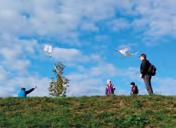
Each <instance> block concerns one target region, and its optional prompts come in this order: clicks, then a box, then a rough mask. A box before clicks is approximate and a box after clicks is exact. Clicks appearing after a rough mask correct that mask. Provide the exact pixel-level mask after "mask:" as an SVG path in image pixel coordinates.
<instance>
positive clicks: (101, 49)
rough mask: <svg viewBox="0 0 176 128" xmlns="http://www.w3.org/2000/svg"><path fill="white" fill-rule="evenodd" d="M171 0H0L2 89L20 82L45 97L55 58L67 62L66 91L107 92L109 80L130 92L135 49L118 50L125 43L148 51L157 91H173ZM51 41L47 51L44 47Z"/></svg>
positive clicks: (0, 92) (8, 91) (175, 31)
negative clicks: (130, 53)
mask: <svg viewBox="0 0 176 128" xmlns="http://www.w3.org/2000/svg"><path fill="white" fill-rule="evenodd" d="M175 12H176V2H175V1H174V0H167V1H162V2H161V1H160V0H155V1H152V0H133V1H131V0H123V1H121V0H52V1H51V0H30V1H28V2H26V1H25V0H16V1H14V0H2V1H1V5H0V96H1V97H6V96H16V94H17V91H18V90H19V88H20V87H26V88H30V87H33V86H34V85H37V86H38V89H37V90H36V91H35V92H33V93H32V94H31V96H48V86H49V82H50V77H51V76H52V75H53V74H52V70H51V69H52V67H53V64H54V63H56V62H58V61H62V62H63V63H64V64H65V65H66V69H65V76H67V77H68V78H69V79H70V80H71V81H70V87H69V89H68V95H69V96H83V95H87V96H90V95H104V92H105V84H106V80H107V79H111V80H112V81H113V83H114V85H115V86H116V88H117V90H116V94H125V95H127V94H129V91H130V90H129V89H130V88H129V83H130V82H131V81H135V82H136V83H137V84H138V86H139V88H140V94H146V90H145V86H144V84H143V81H142V80H141V79H140V78H139V75H140V74H139V66H140V61H139V58H138V56H132V57H123V56H121V55H119V54H118V53H116V52H115V50H114V49H119V48H123V47H128V48H130V50H131V51H138V52H139V53H143V52H144V53H146V54H147V55H148V58H149V60H150V61H151V62H152V63H153V64H154V65H156V67H157V76H155V77H154V78H153V87H154V91H155V92H156V93H157V94H163V95H175V94H176V73H175V70H174V69H175V65H176V60H175V57H174V56H175V54H176V43H175V42H176V36H175V35H176V18H175V17H176V13H175ZM45 44H50V45H52V46H53V47H54V51H53V54H52V57H48V56H47V55H46V54H45V53H44V52H43V46H44V45H45Z"/></svg>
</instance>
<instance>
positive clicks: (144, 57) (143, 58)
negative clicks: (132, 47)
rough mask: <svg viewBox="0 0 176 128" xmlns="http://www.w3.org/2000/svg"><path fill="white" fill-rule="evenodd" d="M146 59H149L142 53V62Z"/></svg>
mask: <svg viewBox="0 0 176 128" xmlns="http://www.w3.org/2000/svg"><path fill="white" fill-rule="evenodd" d="M145 59H147V55H146V54H144V53H142V54H141V55H140V60H141V61H143V60H145Z"/></svg>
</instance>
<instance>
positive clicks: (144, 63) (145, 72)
mask: <svg viewBox="0 0 176 128" xmlns="http://www.w3.org/2000/svg"><path fill="white" fill-rule="evenodd" d="M150 65H151V64H150V62H149V61H148V60H147V59H145V60H143V61H142V63H141V67H140V72H141V74H142V78H143V77H144V76H145V75H149V72H148V70H149V68H150Z"/></svg>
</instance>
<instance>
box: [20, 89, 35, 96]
mask: <svg viewBox="0 0 176 128" xmlns="http://www.w3.org/2000/svg"><path fill="white" fill-rule="evenodd" d="M34 90H35V88H32V89H29V90H27V91H25V90H22V89H21V90H20V91H19V93H18V97H26V96H27V94H29V93H31V92H32V91H34Z"/></svg>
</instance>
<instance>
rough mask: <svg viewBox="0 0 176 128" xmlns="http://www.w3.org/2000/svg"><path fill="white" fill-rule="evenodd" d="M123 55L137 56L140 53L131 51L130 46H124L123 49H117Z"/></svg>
mask: <svg viewBox="0 0 176 128" xmlns="http://www.w3.org/2000/svg"><path fill="white" fill-rule="evenodd" d="M117 51H118V52H119V53H120V54H121V55H123V56H135V55H137V54H138V53H137V52H136V53H131V52H130V50H129V48H123V49H120V50H117Z"/></svg>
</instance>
